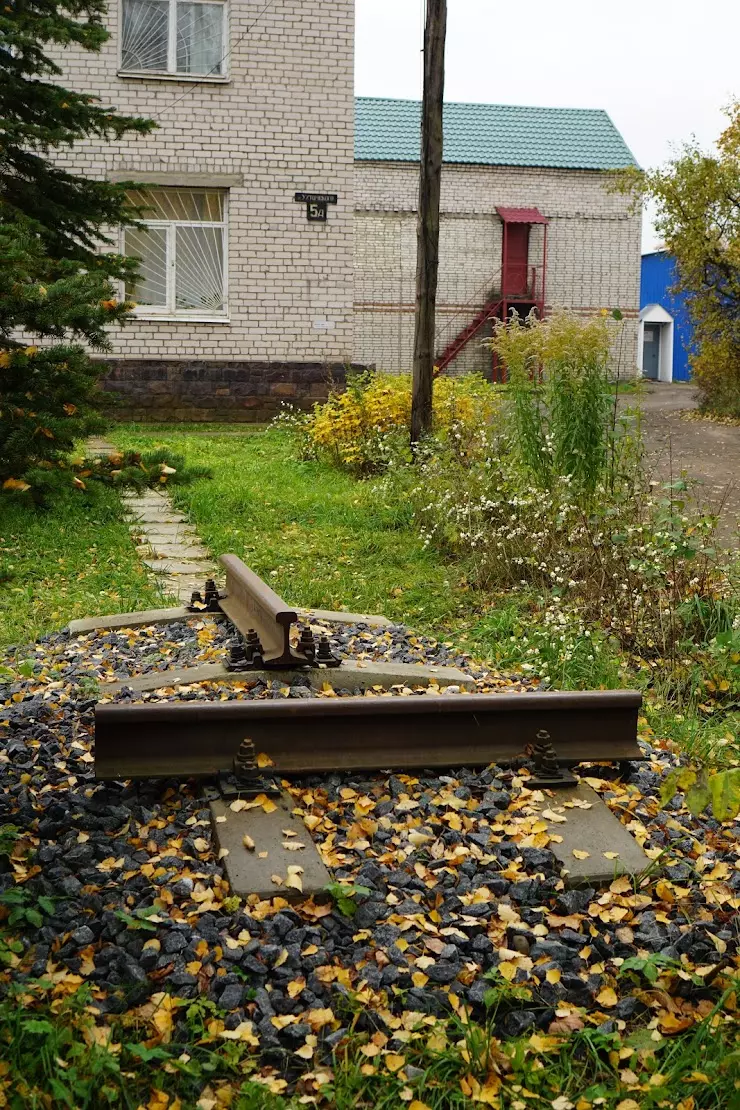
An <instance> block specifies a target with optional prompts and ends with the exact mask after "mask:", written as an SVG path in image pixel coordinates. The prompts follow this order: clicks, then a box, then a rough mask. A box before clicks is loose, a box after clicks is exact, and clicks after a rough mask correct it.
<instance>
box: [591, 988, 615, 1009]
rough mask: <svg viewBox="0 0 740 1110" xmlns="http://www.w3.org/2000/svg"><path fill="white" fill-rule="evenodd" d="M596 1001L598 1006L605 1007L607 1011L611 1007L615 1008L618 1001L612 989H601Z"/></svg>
mask: <svg viewBox="0 0 740 1110" xmlns="http://www.w3.org/2000/svg"><path fill="white" fill-rule="evenodd" d="M596 1001H597V1002H598V1003H599V1005H600V1006H606V1007H607V1009H609V1008H610V1007H612V1006H616V1004H617V1002H618V1001H619V999H618V998H617V993H616V991H615V990H614V988H613V987H603V988H602V990H600V991H599V993H598V994H597V995H596Z"/></svg>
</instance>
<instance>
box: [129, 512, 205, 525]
mask: <svg viewBox="0 0 740 1110" xmlns="http://www.w3.org/2000/svg"><path fill="white" fill-rule="evenodd" d="M127 512H128V515H129V518H133V519H131V520H130V523H131V525H132V526H133V525H137V524H157V525H160V524H181V525H185V524H189V523H190V522H189V521H188V518H187V517H186V516H183V514H182V513H178V512H177V510H176V509H139V510H138V511H137V512H133V511H132V510H127Z"/></svg>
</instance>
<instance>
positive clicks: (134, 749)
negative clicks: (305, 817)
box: [95, 555, 641, 779]
mask: <svg viewBox="0 0 740 1110" xmlns="http://www.w3.org/2000/svg"><path fill="white" fill-rule="evenodd" d="M221 562H222V565H223V566H224V569H225V571H226V590H225V591H224V592H219V591H218V590H217V589H216V587H215V584H214V583H213V582H212V581H208V582H207V583H206V587H205V590H204V593H203V594H202V595H201V594H200V593H195V594H194V595H193V600H192V610H193V611H194V612H201V611H204V610H205V611H208V612H220V613H222V614H223V615H224V616H225V617H226V618H227V619H228V620H229V621H230V623H231V624H232V626H233V628H234V639H233V640H232V642H231V645H230V649H229V663H228V666H229V668H230V669H232V670H237V671H244V672H248V671H250V670H267V671H270V670H275V671H282V672H284V671H285V670H286V669H292V670H308V669H315V668H319V669H326V670H327V679H331V672H332V671H333V670H334V669H335V668H341V666H342V661H341V660H340V659H339V658H337V657H336V656H334V655H333V653H332V652H331V649H330V647H329V643H328V640H326V639H325V638H322V639H319V641H318V642H317V640H316V638H315V637H314V635H313V633H312V631H311V629H310V627H309V626H308V624H304V625H303V626H302V627H300V628H299V627H298V615H297V613H296V611H295V610H294V609H292V608H291V607H290V606H289V605H288V604H287V603H286V602H285V601H283V599H282V598H281V597H279V596H278V595H277V594H276V593H275V592H274V591H273V590H272V589H271V588H270V587H269V586H268V585H267V584H266V583H265V582H263V581H262V579H260V578H259V577H258V576H257V575H256V574H255V573H254V572H253V571H252V570H250V569H249V568H248V567H247V566H245V565H244V563H242V562H241V560H240V559H238V558H237V557H236V556H235V555H224V556H223V557H222V559H221ZM166 682H167V674H166V672H165V673H164V674H163V675H162V685H163V686H164V685H166ZM640 705H641V696H640V694H639V693H637V692H635V691H629V690H627V691H624V690H621V691H587V692H585V693H555V692H541V693H530V694H493V695H486V694H464V695H463V694H459V695H456V694H449V695H444V696H430V695H425V696H423V697H410V698H403V697H389V698H379V697H372V698H366V697H360V698H357V697H349V698H337V699H323V698H321V699H309V700H305V701H303V700H292V699H286V700H284V701H262V700H243V701H232V702H226V703H223V702H205V703H204V702H197V703H186V704H164V705H162V704H154V705H151V704H146V703H144V704H99V705H98V706H97V709H96V714H95V770H96V775H97V776H98V778H101V779H119V778H142V777H144V778H149V777H156V776H169V775H184V776H197V775H203V776H209V775H215V774H219V773H224V772H226V773H232V772H234V770H235V766H236V765H235V761H236V758H237V754H238V751H239V747H240V744H241V743H242V741H243V740H245V739H249V740H250V741H251V743H252V744H253V745H254V747H255V749H256V750H257V751H259V752H260V753H264V754H265V755H266V757H267V758H268V759H269V761H270V765H271V766H272V767H273V768H274V769H275V772H276V773H280V774H305V773H311V772H321V773H323V772H330V771H334V770H342V771H360V770H362V771H368V770H382V769H385V768H390V767H404V768H407V769H418V768H423V767H430V768H434V767H436V768H439V767H454V766H463V765H467V766H473V765H476V764H477V765H480V764H488V763H492V762H496V761H501V760H508V761H510V760H512V759H516V758H524V757H525V756H526V753H527V751H528V749H529V750H531V749H532V747H533V745H535V744H536V743H537V738H538V735H539V736H540V737H546V741H547V745H549V749H548V750H549V753H550V764H551V765H553V764H554V763H557V765H558V766H563V767H565V766H572V765H574V764H577V763H581V762H584V761H600V760H609V761H619V762H625V761H628V760H632V759H639V758H640V749H639V746H638V744H637V739H636V736H637V714H638V711H639V708H640Z"/></svg>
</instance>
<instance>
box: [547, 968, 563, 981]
mask: <svg viewBox="0 0 740 1110" xmlns="http://www.w3.org/2000/svg"><path fill="white" fill-rule="evenodd" d="M562 974H563V973H562V971H561V970H560V968H559V967H551V968H549V969H548V970H547V971H546V972H545V978H546V979H547V981H548V983H559V982H560V977H561V975H562Z"/></svg>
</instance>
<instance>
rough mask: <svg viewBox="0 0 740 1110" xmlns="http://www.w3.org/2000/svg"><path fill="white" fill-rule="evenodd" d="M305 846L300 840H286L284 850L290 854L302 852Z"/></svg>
mask: <svg viewBox="0 0 740 1110" xmlns="http://www.w3.org/2000/svg"><path fill="white" fill-rule="evenodd" d="M305 847H306V845H305V844H301V842H300V840H284V841H283V848H285V849H286V850H287V851H288V852H300V850H301V848H305Z"/></svg>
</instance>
